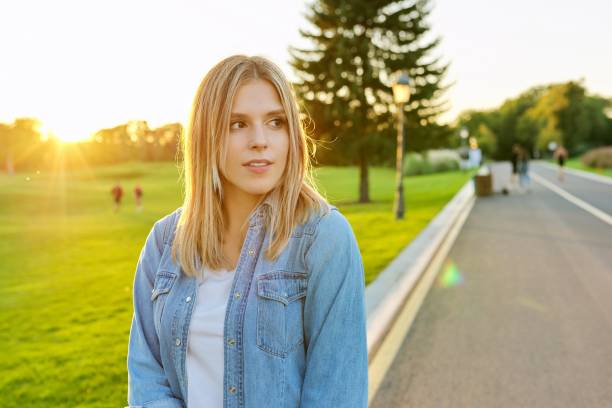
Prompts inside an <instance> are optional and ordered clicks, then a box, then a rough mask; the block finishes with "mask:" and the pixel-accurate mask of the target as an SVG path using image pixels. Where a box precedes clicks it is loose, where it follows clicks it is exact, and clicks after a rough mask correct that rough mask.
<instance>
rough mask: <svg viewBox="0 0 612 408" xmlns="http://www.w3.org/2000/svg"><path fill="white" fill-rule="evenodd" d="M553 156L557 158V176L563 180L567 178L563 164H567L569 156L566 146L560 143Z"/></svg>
mask: <svg viewBox="0 0 612 408" xmlns="http://www.w3.org/2000/svg"><path fill="white" fill-rule="evenodd" d="M553 157H554V158H555V159H556V160H557V166H558V170H557V178H558V179H559V181H561V182H563V180H564V179H565V172H564V169H563V166H565V161H566V160H567V157H568V154H567V150H566V149H565V147H563V145H559V146H557V148H556V149H555V152H554V153H553Z"/></svg>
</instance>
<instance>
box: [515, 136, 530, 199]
mask: <svg viewBox="0 0 612 408" xmlns="http://www.w3.org/2000/svg"><path fill="white" fill-rule="evenodd" d="M518 173H519V182H520V186H521V189H522V190H523V191H527V192H528V193H530V192H531V178H530V177H529V152H528V151H527V149H525V148H524V147H523V146H519V147H518Z"/></svg>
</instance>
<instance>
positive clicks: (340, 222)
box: [307, 203, 353, 240]
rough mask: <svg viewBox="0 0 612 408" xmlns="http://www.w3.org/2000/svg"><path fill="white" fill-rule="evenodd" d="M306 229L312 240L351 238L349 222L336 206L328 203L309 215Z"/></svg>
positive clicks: (351, 231)
mask: <svg viewBox="0 0 612 408" xmlns="http://www.w3.org/2000/svg"><path fill="white" fill-rule="evenodd" d="M307 229H308V230H309V231H310V233H311V235H313V236H314V239H334V240H338V239H347V238H352V237H353V229H352V228H351V224H350V223H349V221H348V220H347V219H346V217H345V216H344V215H343V214H342V213H341V212H340V210H339V209H338V208H337V207H336V206H334V205H331V204H328V203H325V205H324V206H323V207H322V208H321V209H320V210H319V211H317V212H315V213H314V214H312V215H311V217H310V219H309V221H308V224H307Z"/></svg>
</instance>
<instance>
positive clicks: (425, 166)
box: [403, 150, 459, 176]
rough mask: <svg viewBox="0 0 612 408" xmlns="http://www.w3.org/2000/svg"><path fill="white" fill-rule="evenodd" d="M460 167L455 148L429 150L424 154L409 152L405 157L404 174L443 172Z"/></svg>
mask: <svg viewBox="0 0 612 408" xmlns="http://www.w3.org/2000/svg"><path fill="white" fill-rule="evenodd" d="M458 169H459V154H458V153H457V152H456V151H454V150H429V151H427V152H426V153H425V154H424V155H423V154H420V153H414V152H413V153H408V154H406V156H405V157H404V169H403V171H404V175H405V176H416V175H420V174H430V173H441V172H445V171H452V170H458Z"/></svg>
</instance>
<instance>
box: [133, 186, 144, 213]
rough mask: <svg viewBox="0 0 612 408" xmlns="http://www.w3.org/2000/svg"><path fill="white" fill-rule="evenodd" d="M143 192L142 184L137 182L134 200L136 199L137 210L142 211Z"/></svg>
mask: <svg viewBox="0 0 612 408" xmlns="http://www.w3.org/2000/svg"><path fill="white" fill-rule="evenodd" d="M142 194H143V191H142V187H141V186H140V184H136V187H134V201H136V211H138V212H140V211H142Z"/></svg>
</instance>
